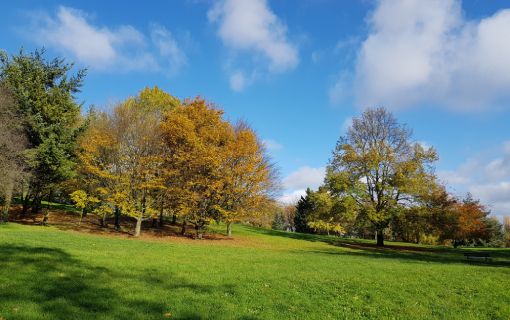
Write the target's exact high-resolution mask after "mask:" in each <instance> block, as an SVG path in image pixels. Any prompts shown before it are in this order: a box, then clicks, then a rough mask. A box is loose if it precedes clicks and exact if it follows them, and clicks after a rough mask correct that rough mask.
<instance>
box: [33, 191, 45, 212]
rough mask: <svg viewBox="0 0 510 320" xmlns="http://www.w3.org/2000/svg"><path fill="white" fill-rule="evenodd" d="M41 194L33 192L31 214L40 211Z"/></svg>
mask: <svg viewBox="0 0 510 320" xmlns="http://www.w3.org/2000/svg"><path fill="white" fill-rule="evenodd" d="M41 198H42V196H40V195H39V194H38V193H35V194H34V198H33V199H32V209H31V212H32V214H38V213H39V211H41V200H42V199H41Z"/></svg>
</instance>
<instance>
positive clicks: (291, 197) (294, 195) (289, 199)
mask: <svg viewBox="0 0 510 320" xmlns="http://www.w3.org/2000/svg"><path fill="white" fill-rule="evenodd" d="M304 195H306V189H301V190H294V191H289V192H285V193H284V194H283V195H282V196H281V197H280V198H278V201H280V202H281V203H283V204H295V203H297V202H298V201H299V199H300V198H301V197H302V196H304Z"/></svg>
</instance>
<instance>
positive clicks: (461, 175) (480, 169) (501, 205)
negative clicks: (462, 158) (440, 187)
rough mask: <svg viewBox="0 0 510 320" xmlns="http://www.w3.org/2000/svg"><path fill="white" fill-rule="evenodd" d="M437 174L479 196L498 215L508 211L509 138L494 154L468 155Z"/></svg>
mask: <svg viewBox="0 0 510 320" xmlns="http://www.w3.org/2000/svg"><path fill="white" fill-rule="evenodd" d="M438 176H439V178H440V179H441V180H443V181H445V182H446V183H448V184H450V185H452V186H453V187H454V188H455V189H457V191H464V192H471V193H472V194H473V195H474V196H475V197H477V198H480V200H481V201H482V202H483V203H485V204H487V205H489V206H490V208H491V210H492V213H494V214H496V215H498V216H500V217H501V216H503V215H504V214H509V213H510V141H508V142H506V143H505V144H503V146H502V148H500V154H499V155H497V156H495V157H493V158H489V159H482V158H479V159H469V160H467V161H466V162H465V163H463V164H462V165H461V166H460V167H459V168H458V169H457V170H453V171H440V172H438Z"/></svg>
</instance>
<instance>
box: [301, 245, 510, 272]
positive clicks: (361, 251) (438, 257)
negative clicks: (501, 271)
mask: <svg viewBox="0 0 510 320" xmlns="http://www.w3.org/2000/svg"><path fill="white" fill-rule="evenodd" d="M340 246H341V247H344V246H342V245H340ZM347 248H351V247H347ZM309 252H310V253H313V254H328V255H335V256H351V257H364V258H371V259H385V260H386V259H394V260H400V261H402V262H412V261H417V262H427V263H438V264H462V265H475V266H484V267H503V268H510V260H500V259H498V260H493V261H487V262H485V261H477V260H467V259H466V258H465V257H464V255H462V254H455V253H430V252H417V251H414V252H413V251H396V250H392V249H380V250H378V249H373V248H359V247H358V248H356V249H355V250H349V251H343V250H337V249H333V248H331V249H329V250H328V249H323V250H313V251H309Z"/></svg>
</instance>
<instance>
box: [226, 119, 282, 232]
mask: <svg viewBox="0 0 510 320" xmlns="http://www.w3.org/2000/svg"><path fill="white" fill-rule="evenodd" d="M230 131H231V132H230V135H229V138H228V140H227V143H226V145H225V146H224V148H222V149H223V150H222V151H220V152H221V156H222V159H221V160H220V168H219V170H220V171H221V173H222V174H221V186H220V190H219V203H218V205H217V209H218V211H219V213H220V215H221V219H222V220H223V221H225V222H226V223H227V235H228V236H229V237H230V236H232V223H234V222H237V221H240V219H241V218H242V217H243V216H246V215H249V214H256V213H254V212H253V211H252V210H251V209H252V208H256V207H257V206H258V204H259V203H261V202H263V201H265V200H266V199H268V198H271V197H273V192H274V191H275V190H276V188H277V182H276V181H277V173H276V170H275V168H274V165H273V164H272V163H271V162H270V160H269V158H268V156H267V155H266V153H265V150H264V148H263V145H262V144H261V143H260V142H259V141H258V139H257V136H256V134H255V132H254V131H253V130H252V129H251V128H250V127H249V126H247V125H246V124H245V123H243V122H240V123H238V124H237V125H236V126H235V127H234V128H232V129H231V130H230Z"/></svg>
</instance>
